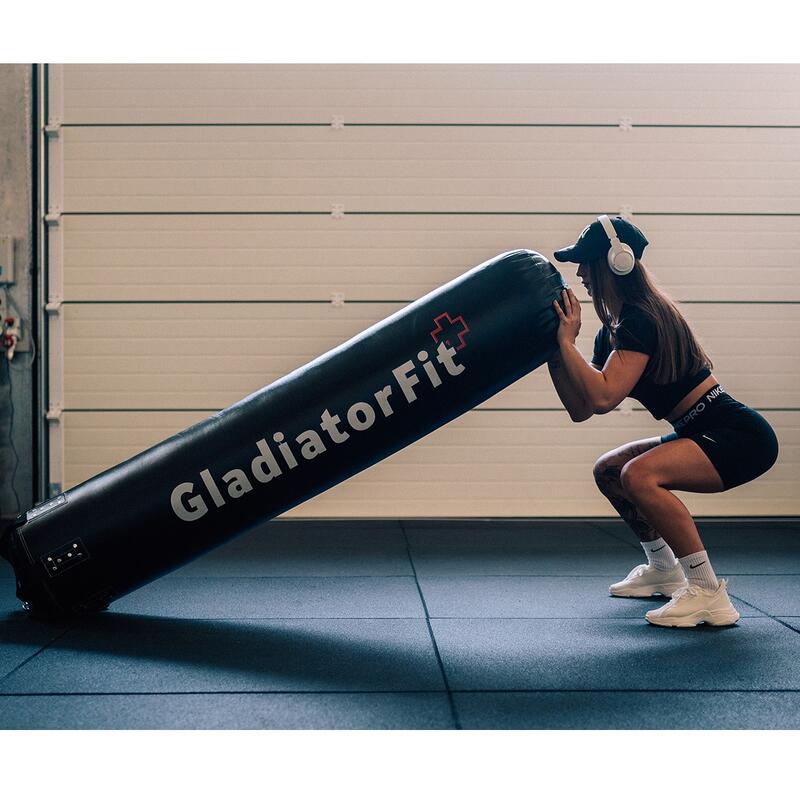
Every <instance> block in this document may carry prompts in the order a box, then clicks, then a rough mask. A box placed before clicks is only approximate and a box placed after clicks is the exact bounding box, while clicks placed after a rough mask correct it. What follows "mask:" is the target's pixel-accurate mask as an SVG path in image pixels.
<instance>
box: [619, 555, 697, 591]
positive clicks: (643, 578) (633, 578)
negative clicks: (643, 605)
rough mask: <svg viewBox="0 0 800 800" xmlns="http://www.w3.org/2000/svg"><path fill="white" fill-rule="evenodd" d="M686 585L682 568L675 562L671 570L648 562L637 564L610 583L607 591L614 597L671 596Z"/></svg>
mask: <svg viewBox="0 0 800 800" xmlns="http://www.w3.org/2000/svg"><path fill="white" fill-rule="evenodd" d="M688 585H689V583H688V581H687V580H686V575H684V574H683V568H682V567H681V565H680V564H679V563H677V562H676V564H675V566H674V567H673V568H672V569H671V570H666V571H665V570H663V569H656V568H655V567H651V566H650V565H649V564H639V566H638V567H634V568H633V569H632V570H631V571H630V572H629V573H628V577H627V578H625V579H624V580H621V581H619V582H618V583H612V584H611V586H609V587H608V591H609V592H610V593H611V594H613V595H614V597H652V596H653V595H654V594H663V595H664V597H671V596H672V594H673V593H674V592H676V591H678V589H682V588H684V587H686V586H688Z"/></svg>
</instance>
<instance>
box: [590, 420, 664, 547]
mask: <svg viewBox="0 0 800 800" xmlns="http://www.w3.org/2000/svg"><path fill="white" fill-rule="evenodd" d="M660 444H661V438H660V437H659V436H654V437H651V438H649V439H640V440H638V441H636V442H629V443H628V444H624V445H622V446H621V447H618V448H617V449H616V450H611V451H610V452H608V453H606V454H605V455H602V456H600V458H599V459H598V460H597V463H596V464H595V465H594V480H595V483H596V484H597V488H598V489H600V491H601V492H602V493H603V494H604V495H605V496H606V498H608V501H609V502H610V503H611V505H612V506H614V509H615V510H616V512H617V513H618V514H619V515H620V517H622V519H623V520H625V522H626V523H627V525H628V527H629V528H630V529H631V530H632V531H633V532H634V533H635V534H636V535H637V536H638V537H639V540H640V541H642V542H652V541H655V540H656V539H658V538H660V536H661V534H660V533H659V532H657V531H656V530H655V529H654V528H653V526H652V525H651V524H650V522H649V521H648V520H647V519H646V518H645V516H644V514H643V512H642V510H641V509H640V508H638V507H637V506H636V504H635V503H634V502H633V501H632V499H631V497H630V496H629V495H628V494H627V492H626V491H625V489H624V488H623V486H622V482H621V479H620V478H621V474H622V470H623V468H624V467H625V465H626V464H627V463H628V462H629V461H631V460H632V459H634V458H636V457H638V456H641V455H643V454H644V453H646V452H648V451H649V450H652V449H653V448H654V447H657V446H659V445H660Z"/></svg>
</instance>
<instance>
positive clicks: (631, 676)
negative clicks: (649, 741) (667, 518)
mask: <svg viewBox="0 0 800 800" xmlns="http://www.w3.org/2000/svg"><path fill="white" fill-rule="evenodd" d="M698 527H699V528H700V531H701V534H702V535H703V539H704V542H705V544H706V546H707V548H708V550H709V553H710V555H711V557H712V560H713V564H714V567H715V569H716V571H717V574H718V575H719V576H721V577H728V578H730V584H729V591H730V594H731V597H732V599H733V602H734V604H735V605H736V606H737V608H738V609H739V611H740V612H741V614H742V618H741V620H740V621H739V623H738V624H737V625H735V626H733V627H730V628H708V627H706V626H703V627H701V628H698V629H691V630H679V629H667V628H656V627H653V626H651V625H648V624H647V622H645V620H644V614H645V612H646V611H647V610H648V609H650V608H653V607H654V606H656V605H657V604H659V603H661V602H664V601H663V600H661V599H647V600H633V599H621V598H613V597H610V596H609V595H608V592H607V587H608V585H609V583H611V582H613V581H614V580H618V579H619V578H621V577H623V576H624V575H625V574H627V572H628V570H629V569H630V568H631V567H632V566H634V565H635V564H637V563H641V561H643V553H642V551H641V549H640V548H639V546H638V544H637V543H636V541H635V539H634V537H633V535H632V534H631V533H630V532H628V530H627V529H626V528H625V527H624V525H623V524H622V523H617V522H614V521H611V520H572V521H569V520H558V521H532V520H453V521H425V520H415V521H409V520H402V521H401V520H394V521H357V522H353V521H335V522H334V521H330V522H329V521H320V520H314V521H311V520H308V521H284V520H275V521H273V522H270V523H266V524H265V525H263V526H261V527H259V528H256V529H254V530H252V531H251V532H249V533H248V534H246V535H244V536H243V537H240V538H238V539H236V540H234V541H232V542H230V543H229V544H227V545H225V546H223V547H221V548H219V549H217V550H216V551H214V552H212V553H209V554H207V555H206V556H204V557H203V558H201V559H198V560H197V561H195V562H193V563H191V564H189V565H187V566H185V567H184V568H182V569H181V570H179V571H177V572H174V573H172V574H171V575H169V576H165V577H163V578H161V579H159V580H157V581H155V582H154V583H152V584H150V585H148V586H146V587H143V588H141V589H139V590H138V591H136V592H133V593H131V594H130V595H127V596H126V597H124V598H121V599H119V600H118V601H116V602H115V603H113V604H112V605H111V607H110V609H109V610H108V611H106V612H103V613H101V614H99V615H95V616H94V617H91V618H86V619H82V620H78V621H75V620H73V621H69V622H68V623H61V624H55V623H44V622H36V621H33V620H31V619H28V618H27V616H26V615H25V612H24V611H22V610H20V608H19V601H17V599H16V598H15V596H14V581H13V574H12V571H11V569H10V567H9V566H8V564H6V563H5V562H4V561H3V562H0V563H2V566H0V633H1V634H2V639H1V640H0V728H3V729H6V730H7V729H52V728H55V729H80V728H89V729H98V728H99V729H111V728H123V729H139V728H146V729H152V728H173V729H187V728H203V729H220V728H221V729H232V728H256V729H261V728H277V729H287V728H318V729H329V728H358V729H365V728H402V729H422V728H465V729H475V728H503V729H520V728H533V729H556V728H568V729H587V728H588V729H609V728H611V729H623V728H635V729H647V728H661V729H668V728H680V729H707V728H723V729H733V728H751V729H767V728H783V729H797V728H799V727H800V591H798V589H800V520H793V521H792V520H783V521H777V520H739V521H737V520H730V519H727V520H724V521H714V520H701V521H699V522H698Z"/></svg>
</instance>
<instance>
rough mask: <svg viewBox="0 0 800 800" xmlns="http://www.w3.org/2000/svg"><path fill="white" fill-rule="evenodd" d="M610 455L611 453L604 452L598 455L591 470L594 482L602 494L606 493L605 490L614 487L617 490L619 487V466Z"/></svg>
mask: <svg viewBox="0 0 800 800" xmlns="http://www.w3.org/2000/svg"><path fill="white" fill-rule="evenodd" d="M611 456H612V453H606V454H605V455H602V456H600V458H598V459H597V461H595V464H594V468H593V470H592V474H593V475H594V482H595V483H596V484H597V488H598V489H600V491H601V492H603V494H606V493H607V490H611V489H612V488H616V489H617V490H619V488H620V480H619V475H620V466H619V464H618V463H615V461H614V459H613V458H611Z"/></svg>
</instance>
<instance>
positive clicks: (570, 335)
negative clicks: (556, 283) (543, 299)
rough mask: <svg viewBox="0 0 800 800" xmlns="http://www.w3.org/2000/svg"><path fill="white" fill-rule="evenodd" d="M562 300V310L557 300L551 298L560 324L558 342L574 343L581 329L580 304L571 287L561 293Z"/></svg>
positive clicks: (560, 343)
mask: <svg viewBox="0 0 800 800" xmlns="http://www.w3.org/2000/svg"><path fill="white" fill-rule="evenodd" d="M561 296H562V298H563V301H564V311H562V310H561V306H560V305H559V304H558V300H553V307H554V308H555V310H556V314H558V319H559V321H560V323H561V324H560V325H559V326H558V334H557V339H558V344H559V347H560V346H561V345H562V344H574V343H575V340H576V339H577V338H578V333H579V332H580V330H581V304H580V303H579V302H578V298H577V297H575V293H574V292H573V291H572V289H564V290H563V291H562V293H561Z"/></svg>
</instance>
